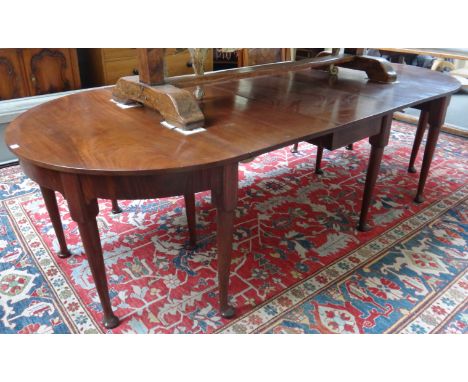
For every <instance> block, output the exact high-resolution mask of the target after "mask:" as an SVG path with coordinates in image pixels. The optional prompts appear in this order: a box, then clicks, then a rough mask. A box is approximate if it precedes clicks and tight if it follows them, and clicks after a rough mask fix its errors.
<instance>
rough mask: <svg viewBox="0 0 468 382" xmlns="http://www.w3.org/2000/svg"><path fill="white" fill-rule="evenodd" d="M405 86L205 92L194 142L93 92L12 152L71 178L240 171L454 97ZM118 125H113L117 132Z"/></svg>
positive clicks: (439, 88)
mask: <svg viewBox="0 0 468 382" xmlns="http://www.w3.org/2000/svg"><path fill="white" fill-rule="evenodd" d="M395 66H396V68H397V72H398V82H397V83H394V84H379V83H371V82H368V81H366V80H365V78H366V75H365V74H364V73H363V72H358V71H353V70H349V69H340V73H339V76H338V78H337V79H333V78H330V77H329V75H328V73H326V72H321V71H316V70H304V71H298V72H293V73H286V74H282V75H277V76H268V77H256V78H248V79H242V80H236V81H228V82H224V83H219V84H215V85H207V86H205V97H204V99H203V102H202V105H201V108H202V110H203V113H204V114H205V117H206V131H204V132H201V133H196V134H193V135H189V136H184V135H182V134H181V133H178V132H176V131H174V130H170V129H168V128H166V127H164V126H162V125H161V124H160V122H161V119H162V117H161V116H160V114H159V113H158V112H156V111H154V110H150V109H148V108H132V109H120V108H119V107H117V106H116V105H115V104H114V103H113V102H111V101H110V99H111V90H110V89H103V90H96V91H87V92H83V93H78V94H73V95H70V96H66V97H63V98H60V99H57V100H54V101H52V102H48V103H45V104H43V105H41V106H39V107H36V108H34V109H32V110H30V111H28V112H27V113H24V114H23V115H22V116H20V117H19V118H17V119H16V120H15V121H14V122H12V123H11V125H10V126H9V128H8V129H7V131H6V142H7V145H8V146H9V147H10V148H12V147H16V146H15V145H18V146H19V147H17V148H14V149H12V151H13V152H14V154H15V155H17V156H18V157H19V158H20V159H23V160H28V161H30V162H32V163H35V164H37V165H38V166H43V167H46V168H50V169H55V170H59V171H65V172H76V173H92V174H135V173H139V174H143V173H157V172H161V171H162V172H168V171H178V170H182V169H193V168H202V167H206V166H216V165H219V164H223V163H226V162H238V161H240V160H243V159H246V158H248V157H250V156H253V155H258V154H260V153H264V152H268V151H271V150H272V149H274V148H278V147H282V146H285V145H288V144H290V143H293V142H297V141H299V140H307V139H310V138H314V137H316V136H320V135H323V134H324V133H325V132H332V131H335V130H337V129H344V128H346V126H348V125H351V124H353V123H356V122H359V121H362V120H365V119H366V118H371V117H376V116H379V115H383V114H386V113H388V112H389V111H396V110H399V109H402V108H405V107H408V106H412V105H413V104H416V103H421V102H426V101H429V100H431V99H433V98H435V97H441V96H443V95H445V94H450V93H453V92H454V91H456V90H457V89H458V88H459V83H458V82H457V81H456V80H455V79H453V78H451V77H449V76H446V75H444V74H441V73H436V72H431V71H429V70H425V69H420V68H415V67H411V66H401V65H395ZM110 121H112V123H110Z"/></svg>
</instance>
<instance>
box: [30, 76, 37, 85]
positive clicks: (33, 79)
mask: <svg viewBox="0 0 468 382" xmlns="http://www.w3.org/2000/svg"><path fill="white" fill-rule="evenodd" d="M36 81H37V80H36V77H35V76H34V75H32V76H31V82H32V83H33V84H35V83H36Z"/></svg>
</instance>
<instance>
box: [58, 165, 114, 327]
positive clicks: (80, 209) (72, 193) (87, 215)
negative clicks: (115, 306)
mask: <svg viewBox="0 0 468 382" xmlns="http://www.w3.org/2000/svg"><path fill="white" fill-rule="evenodd" d="M61 178H62V184H63V186H64V191H65V197H66V198H67V201H68V206H69V209H70V215H71V217H72V219H73V220H74V221H75V222H76V223H77V224H78V229H79V231H80V235H81V240H82V242H83V247H84V250H85V253H86V257H87V258H88V262H89V267H90V269H91V274H92V276H93V279H94V283H95V285H96V290H97V293H98V296H99V300H100V301H101V306H102V310H103V312H104V318H103V320H102V323H103V325H104V327H106V328H108V329H112V328H115V327H116V326H117V325H119V323H120V321H119V319H118V318H117V317H116V316H115V315H114V312H113V311H112V306H111V302H110V298H109V289H108V286H107V277H106V269H105V265H104V257H103V254H102V247H101V240H100V237H99V229H98V225H97V221H96V216H97V215H98V213H99V206H98V202H97V199H96V198H87V197H85V195H84V194H83V191H82V187H81V184H80V181H79V177H78V176H77V175H74V174H66V173H62V175H61Z"/></svg>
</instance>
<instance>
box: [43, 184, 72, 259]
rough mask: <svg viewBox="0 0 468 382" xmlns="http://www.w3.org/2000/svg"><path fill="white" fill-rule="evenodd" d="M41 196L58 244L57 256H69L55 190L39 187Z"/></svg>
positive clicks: (63, 257)
mask: <svg viewBox="0 0 468 382" xmlns="http://www.w3.org/2000/svg"><path fill="white" fill-rule="evenodd" d="M41 193H42V197H43V198H44V203H45V206H46V208H47V212H48V213H49V217H50V221H51V222H52V226H53V227H54V231H55V236H57V240H58V242H59V246H60V252H59V253H57V256H58V257H60V258H62V259H65V258H67V257H70V256H71V253H70V251H69V249H68V247H67V242H66V240H65V234H64V233H63V226H62V220H61V219H60V212H59V209H58V205H57V198H56V197H55V191H53V190H51V189H49V188H45V187H41Z"/></svg>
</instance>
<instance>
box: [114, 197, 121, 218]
mask: <svg viewBox="0 0 468 382" xmlns="http://www.w3.org/2000/svg"><path fill="white" fill-rule="evenodd" d="M121 212H122V208H120V206H119V201H118V200H117V199H112V213H113V214H120V213H121Z"/></svg>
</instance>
